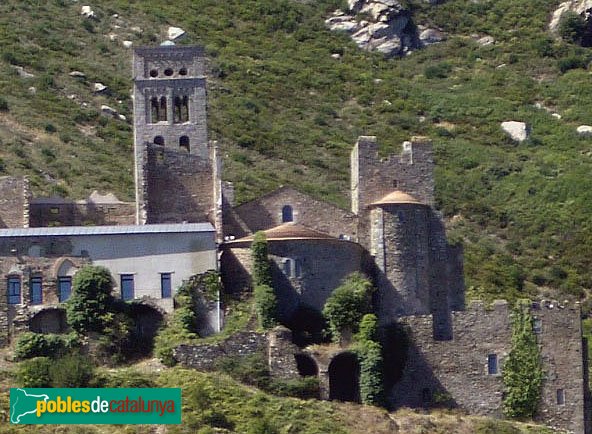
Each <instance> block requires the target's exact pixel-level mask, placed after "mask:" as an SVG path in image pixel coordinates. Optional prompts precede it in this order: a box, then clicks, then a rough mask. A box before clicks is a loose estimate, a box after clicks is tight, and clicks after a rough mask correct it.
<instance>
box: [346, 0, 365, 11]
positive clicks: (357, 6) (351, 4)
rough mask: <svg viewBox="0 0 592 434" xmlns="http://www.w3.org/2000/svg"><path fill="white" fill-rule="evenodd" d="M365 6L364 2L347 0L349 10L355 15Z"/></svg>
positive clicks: (361, 0) (362, 0)
mask: <svg viewBox="0 0 592 434" xmlns="http://www.w3.org/2000/svg"><path fill="white" fill-rule="evenodd" d="M363 4H364V0H347V7H348V9H349V10H350V11H352V12H354V13H358V12H360V10H361V9H362V5H363Z"/></svg>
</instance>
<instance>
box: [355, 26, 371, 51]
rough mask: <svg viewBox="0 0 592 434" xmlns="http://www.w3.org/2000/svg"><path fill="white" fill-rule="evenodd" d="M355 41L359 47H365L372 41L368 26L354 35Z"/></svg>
mask: <svg viewBox="0 0 592 434" xmlns="http://www.w3.org/2000/svg"><path fill="white" fill-rule="evenodd" d="M352 39H353V41H354V42H355V43H356V44H358V46H359V47H361V48H364V47H366V45H368V42H370V39H371V36H370V33H368V29H367V28H363V29H361V30H359V31H357V32H356V33H354V34H353V35H352Z"/></svg>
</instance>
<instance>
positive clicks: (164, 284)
mask: <svg viewBox="0 0 592 434" xmlns="http://www.w3.org/2000/svg"><path fill="white" fill-rule="evenodd" d="M171 289H172V287H171V273H160V295H161V297H162V298H171V295H172V294H171V292H172V291H171Z"/></svg>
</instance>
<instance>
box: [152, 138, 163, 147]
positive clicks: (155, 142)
mask: <svg viewBox="0 0 592 434" xmlns="http://www.w3.org/2000/svg"><path fill="white" fill-rule="evenodd" d="M154 144H155V145H160V146H164V137H162V136H156V137H155V138H154Z"/></svg>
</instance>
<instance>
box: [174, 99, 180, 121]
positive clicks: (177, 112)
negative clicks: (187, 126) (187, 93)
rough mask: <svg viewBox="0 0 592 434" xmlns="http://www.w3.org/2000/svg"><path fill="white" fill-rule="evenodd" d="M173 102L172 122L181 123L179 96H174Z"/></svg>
mask: <svg viewBox="0 0 592 434" xmlns="http://www.w3.org/2000/svg"><path fill="white" fill-rule="evenodd" d="M173 102H174V104H173V122H174V123H176V124H179V123H181V98H180V97H178V96H176V97H175V99H174V100H173Z"/></svg>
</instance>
